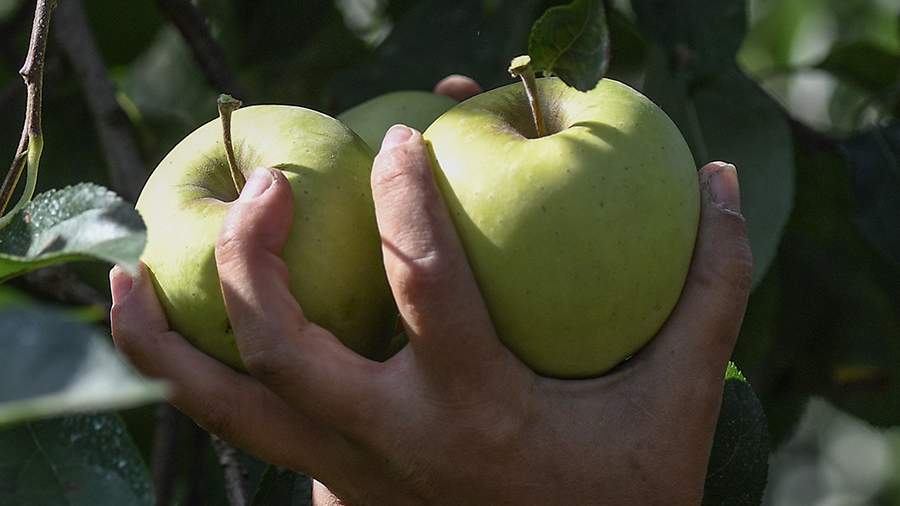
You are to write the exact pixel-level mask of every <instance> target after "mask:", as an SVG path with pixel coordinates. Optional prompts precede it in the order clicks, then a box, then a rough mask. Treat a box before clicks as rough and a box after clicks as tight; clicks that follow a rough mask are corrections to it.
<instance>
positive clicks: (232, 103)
mask: <svg viewBox="0 0 900 506" xmlns="http://www.w3.org/2000/svg"><path fill="white" fill-rule="evenodd" d="M216 105H217V106H218V107H219V119H220V120H221V121H222V140H223V142H224V143H225V154H226V155H227V157H228V169H229V171H230V172H231V180H232V181H233V182H234V189H235V190H237V192H238V195H240V194H241V190H243V189H244V185H245V184H246V183H247V180H246V179H245V178H244V174H243V173H241V171H240V170H238V166H237V159H236V158H235V157H234V146H233V145H232V143H231V113H233V112H234V111H236V110H238V109H240V107H241V106H242V105H244V104H243V102H241V101H240V100H238V99H236V98H234V97H232V96H231V95H225V94H222V95H219V99H218V100H216Z"/></svg>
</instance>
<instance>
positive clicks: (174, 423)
mask: <svg viewBox="0 0 900 506" xmlns="http://www.w3.org/2000/svg"><path fill="white" fill-rule="evenodd" d="M183 420H184V415H182V414H181V412H180V411H178V410H177V409H175V408H174V407H172V405H171V404H169V403H167V402H164V403H162V404H160V405H159V407H158V408H157V409H156V430H155V431H154V433H153V454H152V457H151V459H152V464H151V467H152V469H151V470H152V472H153V489H154V492H155V495H156V505H157V506H170V505H171V504H172V501H173V499H174V498H175V481H176V478H177V477H178V464H179V462H178V454H179V450H180V449H181V438H180V434H181V429H182V427H183V426H184V425H185V424H184V423H183Z"/></svg>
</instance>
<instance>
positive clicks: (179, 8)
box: [156, 0, 247, 102]
mask: <svg viewBox="0 0 900 506" xmlns="http://www.w3.org/2000/svg"><path fill="white" fill-rule="evenodd" d="M156 6H157V8H158V9H159V11H160V12H161V13H162V15H163V16H165V17H166V18H168V19H169V21H171V22H172V24H174V25H175V27H176V28H178V31H179V32H181V36H182V37H184V40H185V42H187V44H188V46H190V48H191V51H192V52H193V54H194V60H196V62H197V64H198V65H199V66H200V69H201V70H202V71H203V75H204V76H206V81H207V82H208V83H209V85H210V86H212V87H213V89H215V90H216V91H218V92H219V93H227V94H229V95H232V96H234V97H237V98H240V99H242V100H244V101H245V102H246V100H247V95H246V93H245V92H244V89H243V87H242V86H241V84H240V83H239V82H238V80H237V77H236V76H235V74H234V72H232V70H231V68H230V67H229V66H228V62H227V60H226V59H225V52H224V51H223V50H222V48H221V47H219V44H218V43H216V41H215V39H213V36H212V33H210V31H209V26H208V25H207V23H206V19H205V18H204V16H203V14H201V13H200V11H199V10H198V9H197V7H196V6H195V5H194V4H193V3H191V1H190V0H156Z"/></svg>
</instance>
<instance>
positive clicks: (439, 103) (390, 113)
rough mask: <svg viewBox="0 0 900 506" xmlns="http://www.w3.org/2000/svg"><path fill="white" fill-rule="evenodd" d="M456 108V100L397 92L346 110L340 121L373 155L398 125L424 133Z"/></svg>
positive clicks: (428, 94)
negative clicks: (450, 110) (363, 142)
mask: <svg viewBox="0 0 900 506" xmlns="http://www.w3.org/2000/svg"><path fill="white" fill-rule="evenodd" d="M454 105H456V100H453V99H452V98H450V97H445V96H442V95H435V94H434V93H428V92H425V91H395V92H392V93H386V94H384V95H381V96H378V97H375V98H373V99H371V100H369V101H367V102H363V103H362V104H360V105H357V106H356V107H353V108H351V109H347V110H346V111H344V112H342V113H341V114H339V115H338V117H337V119H339V120H341V121H342V122H344V124H345V125H347V126H349V127H350V128H351V129H352V130H353V131H354V132H356V133H357V134H358V135H359V136H360V137H362V139H363V140H364V141H366V144H368V145H369V147H370V148H372V151H374V152H376V153H377V152H378V150H379V149H381V140H382V139H384V134H386V133H387V131H388V129H389V128H391V127H392V126H393V125H396V124H397V123H403V124H404V125H406V126H410V127H413V128H415V129H416V130H420V131H421V130H425V129H426V128H428V125H430V124H431V123H432V122H433V121H434V120H435V119H437V117H438V116H440V115H441V114H443V113H444V112H445V111H446V110H447V109H450V108H451V107H453V106H454Z"/></svg>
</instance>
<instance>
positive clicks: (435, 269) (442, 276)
mask: <svg viewBox="0 0 900 506" xmlns="http://www.w3.org/2000/svg"><path fill="white" fill-rule="evenodd" d="M391 271H392V272H391V279H393V280H394V283H395V285H396V288H397V290H398V291H399V292H400V293H401V294H402V295H403V296H405V297H406V298H407V299H416V298H418V297H421V296H425V295H427V294H429V293H433V292H434V291H436V290H438V289H440V288H441V286H442V285H443V284H445V283H446V276H447V273H448V272H451V269H450V266H448V265H447V262H445V261H444V259H443V257H442V256H441V255H440V254H439V253H438V252H436V251H433V250H430V251H426V252H424V253H421V254H419V255H418V256H416V257H414V258H406V259H402V260H400V261H398V262H395V264H394V265H393V266H392V269H391Z"/></svg>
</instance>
